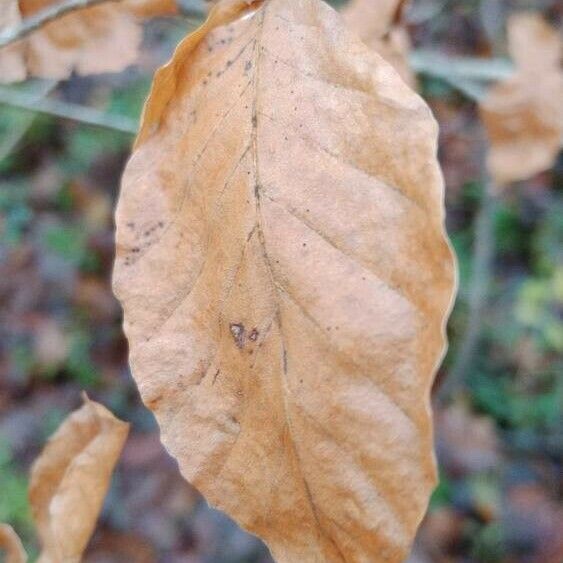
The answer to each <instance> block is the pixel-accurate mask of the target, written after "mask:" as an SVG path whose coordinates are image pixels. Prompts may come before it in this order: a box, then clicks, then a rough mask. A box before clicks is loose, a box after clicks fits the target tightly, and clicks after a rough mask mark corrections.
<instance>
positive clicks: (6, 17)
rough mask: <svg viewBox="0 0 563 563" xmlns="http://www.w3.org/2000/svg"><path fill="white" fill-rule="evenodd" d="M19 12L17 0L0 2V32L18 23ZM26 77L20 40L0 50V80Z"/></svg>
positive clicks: (19, 20) (17, 79)
mask: <svg viewBox="0 0 563 563" xmlns="http://www.w3.org/2000/svg"><path fill="white" fill-rule="evenodd" d="M20 22H21V14H20V11H19V9H18V4H17V0H7V1H6V2H1V3H0V32H2V31H4V30H5V29H8V28H10V27H13V26H16V25H19V24H20ZM25 77H26V71H25V63H24V58H23V50H22V48H21V42H17V43H15V44H14V45H9V46H8V47H5V48H4V49H1V50H0V82H19V81H20V80H24V79H25Z"/></svg>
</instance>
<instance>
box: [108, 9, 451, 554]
mask: <svg viewBox="0 0 563 563" xmlns="http://www.w3.org/2000/svg"><path fill="white" fill-rule="evenodd" d="M436 149H437V125H436V123H435V120H434V119H433V117H432V115H431V113H430V110H429V109H428V107H427V106H426V105H425V103H424V102H423V101H422V99H421V98H420V97H419V96H418V95H416V94H415V93H414V92H413V91H411V90H410V89H409V88H408V87H407V86H406V85H405V83H404V82H403V81H402V80H401V79H400V78H399V76H398V75H397V73H396V72H395V71H394V70H393V69H392V68H391V66H390V65H389V64H387V63H386V62H385V61H384V60H383V59H382V58H381V57H380V56H379V55H377V54H376V53H374V52H372V51H371V50H370V49H369V48H367V47H366V46H365V45H364V44H363V43H362V42H361V41H360V40H359V39H358V38H357V37H356V36H355V35H354V34H353V33H351V32H350V31H348V30H347V28H346V27H345V25H344V22H343V21H342V18H341V16H340V15H339V14H337V13H336V12H335V11H334V10H333V9H332V8H330V7H329V6H328V5H326V4H325V3H323V2H321V1H320V0H265V1H263V2H246V1H244V0H226V1H225V0H223V1H222V2H219V3H218V4H217V5H216V6H215V7H214V8H213V10H212V11H211V13H210V16H209V18H208V20H207V21H206V23H205V24H204V25H203V26H202V27H201V28H200V29H198V30H197V31H196V32H194V33H193V34H192V35H190V36H188V37H187V38H186V39H184V41H182V42H181V43H180V45H179V46H178V48H177V50H176V52H175V54H174V57H173V58H172V60H171V61H170V62H169V63H168V64H167V65H166V66H164V67H163V68H162V69H160V70H159V71H158V72H157V73H156V76H155V79H154V83H153V86H152V90H151V93H150V96H149V99H148V101H147V103H146V106H145V110H144V114H143V120H142V124H141V128H140V132H139V135H138V138H137V141H136V145H135V149H134V152H133V155H132V157H131V159H130V161H129V163H128V165H127V167H126V170H125V173H124V177H123V182H122V188H121V195H120V199H119V203H118V207H117V212H116V220H117V255H116V263H115V270H114V288H115V292H116V294H117V295H118V297H119V298H120V300H121V302H122V304H123V307H124V312H125V320H124V329H125V332H126V334H127V336H128V338H129V344H130V361H131V366H132V370H133V374H134V377H135V379H136V381H137V383H138V385H139V388H140V392H141V395H142V397H143V400H144V402H145V403H146V404H147V406H148V407H149V408H150V409H151V410H152V411H153V412H154V413H155V415H156V417H157V419H158V422H159V424H160V428H161V437H162V440H163V442H164V444H165V446H166V447H167V448H168V450H169V451H170V452H171V453H172V455H174V456H175V457H176V458H177V460H178V462H179V465H180V469H181V471H182V474H183V475H184V476H185V477H186V478H187V479H188V480H189V481H190V482H192V483H193V484H194V485H195V486H196V487H197V488H199V489H200V490H201V491H202V492H203V494H204V495H205V496H206V497H207V499H208V500H209V501H210V502H211V503H212V504H213V505H215V506H217V507H218V508H220V509H222V510H224V511H226V512H227V513H229V514H230V515H231V516H232V517H233V518H235V519H236V520H237V522H239V523H240V524H241V525H242V526H243V527H245V528H246V529H247V530H249V531H251V532H253V533H255V534H257V535H259V536H260V537H262V538H263V539H264V540H265V541H266V542H267V544H268V545H269V547H270V549H271V551H272V554H273V555H274V557H275V558H276V559H277V560H279V561H283V562H291V563H295V562H297V561H303V562H312V561H323V562H332V561H375V560H378V561H379V560H381V561H400V560H402V559H404V558H405V556H406V554H407V553H408V550H409V547H410V544H411V542H412V539H413V537H414V534H415V531H416V528H417V526H418V524H419V522H420V520H421V518H422V516H423V514H424V512H425V510H426V506H427V503H428V498H429V495H430V493H431V491H432V489H433V487H434V485H435V483H436V465H435V460H434V454H433V437H432V420H431V409H430V388H431V385H432V380H433V377H434V372H435V370H436V367H437V365H438V363H439V362H440V360H441V358H442V355H443V353H444V348H445V336H444V325H445V322H446V317H447V315H448V313H449V311H450V307H451V302H452V294H453V292H454V285H455V268H454V261H453V256H452V252H451V250H450V248H449V244H448V241H447V237H446V235H445V230H444V205H443V197H444V193H443V192H444V188H443V181H442V176H441V172H440V169H439V166H438V163H437V159H436Z"/></svg>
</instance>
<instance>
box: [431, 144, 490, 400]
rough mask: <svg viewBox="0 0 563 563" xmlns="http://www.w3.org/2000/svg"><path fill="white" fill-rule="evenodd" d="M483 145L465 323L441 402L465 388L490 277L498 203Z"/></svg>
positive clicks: (487, 296)
mask: <svg viewBox="0 0 563 563" xmlns="http://www.w3.org/2000/svg"><path fill="white" fill-rule="evenodd" d="M482 147H483V148H482V150H481V152H482V156H481V160H482V162H483V164H482V168H483V196H482V199H481V207H480V209H479V212H478V214H477V217H476V219H475V231H474V232H475V234H474V239H473V257H472V265H471V280H470V284H469V295H468V307H469V312H468V318H467V325H466V328H465V333H464V334H463V336H462V340H461V344H460V346H459V351H458V353H457V357H456V359H455V362H454V364H453V366H452V368H451V370H450V371H449V373H448V376H447V378H446V380H445V382H444V383H443V385H442V387H441V388H440V390H439V393H438V396H439V398H440V400H441V401H442V402H447V401H448V400H450V399H451V398H452V397H453V396H455V395H456V394H457V393H459V392H460V391H462V390H463V389H464V388H465V385H466V382H467V374H468V373H470V371H471V369H472V368H473V367H474V363H475V358H476V356H477V348H478V346H479V344H480V340H481V335H482V329H483V322H484V314H485V312H486V308H487V304H488V301H489V292H490V286H491V281H492V277H493V265H494V257H495V232H494V217H495V213H496V209H497V205H498V189H497V188H496V186H495V184H494V183H493V180H492V178H491V177H490V174H489V173H488V171H487V169H486V165H485V158H486V157H485V154H486V152H487V151H488V143H487V142H486V141H485V140H484V139H483V140H482Z"/></svg>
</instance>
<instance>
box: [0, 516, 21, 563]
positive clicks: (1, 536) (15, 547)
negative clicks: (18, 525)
mask: <svg viewBox="0 0 563 563" xmlns="http://www.w3.org/2000/svg"><path fill="white" fill-rule="evenodd" d="M0 549H3V550H4V551H5V553H6V559H5V562H6V563H25V562H26V561H27V554H26V552H25V549H24V548H23V545H22V542H21V540H20V538H19V537H18V535H17V534H16V532H15V531H14V529H13V528H12V526H9V525H8V524H0Z"/></svg>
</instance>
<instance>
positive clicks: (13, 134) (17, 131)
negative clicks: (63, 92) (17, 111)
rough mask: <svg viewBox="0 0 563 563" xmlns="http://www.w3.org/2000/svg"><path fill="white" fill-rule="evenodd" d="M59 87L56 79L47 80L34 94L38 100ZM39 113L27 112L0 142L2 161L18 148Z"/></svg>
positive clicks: (0, 158) (0, 157) (0, 159)
mask: <svg viewBox="0 0 563 563" xmlns="http://www.w3.org/2000/svg"><path fill="white" fill-rule="evenodd" d="M56 87H57V82H56V81H45V82H44V83H43V84H41V85H40V86H39V88H38V89H37V92H34V93H33V96H35V97H36V99H37V100H39V99H41V98H44V97H45V96H47V94H49V93H50V92H52V91H53V90H54V89H55V88H56ZM36 117H37V115H36V114H35V113H29V114H26V115H25V117H24V118H23V119H22V120H21V122H20V123H18V125H17V126H16V127H14V128H13V129H10V130H9V131H8V133H7V135H6V137H5V138H4V139H3V141H2V142H1V143H0V162H2V161H3V160H4V159H5V158H7V157H8V156H9V155H10V154H11V153H12V151H13V150H14V149H15V148H16V146H17V145H18V143H19V142H20V141H21V140H22V139H23V138H24V136H25V134H26V133H27V132H28V131H29V128H30V127H31V126H32V125H33V122H34V121H35V118H36Z"/></svg>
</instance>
